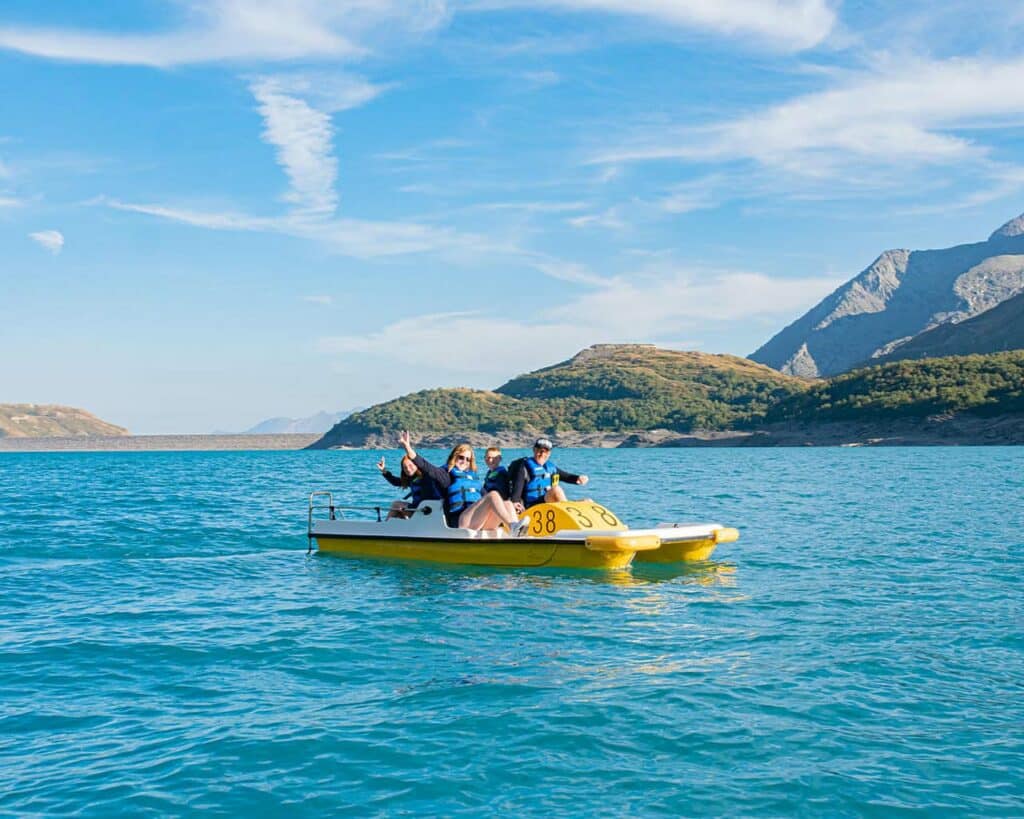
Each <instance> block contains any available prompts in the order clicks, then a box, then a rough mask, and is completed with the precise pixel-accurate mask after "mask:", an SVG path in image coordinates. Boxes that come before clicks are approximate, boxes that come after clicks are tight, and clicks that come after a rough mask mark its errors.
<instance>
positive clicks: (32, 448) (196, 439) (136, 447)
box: [0, 433, 323, 452]
mask: <svg viewBox="0 0 1024 819" xmlns="http://www.w3.org/2000/svg"><path fill="white" fill-rule="evenodd" d="M321 437H323V436H321V435H319V434H316V433H312V434H310V433H281V434H275V435H117V436H109V437H107V436H74V437H61V438H58V437H52V438H0V452H224V451H238V452H241V451H247V450H249V451H284V450H300V449H305V448H306V447H308V446H309V445H310V444H311V443H313V442H315V441H318V440H319V439H320V438H321Z"/></svg>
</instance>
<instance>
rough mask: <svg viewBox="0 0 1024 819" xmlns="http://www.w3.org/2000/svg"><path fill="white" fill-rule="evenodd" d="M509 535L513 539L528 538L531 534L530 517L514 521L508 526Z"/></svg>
mask: <svg viewBox="0 0 1024 819" xmlns="http://www.w3.org/2000/svg"><path fill="white" fill-rule="evenodd" d="M508 533H509V535H511V536H512V537H526V536H527V535H528V534H529V533H530V516H529V515H526V516H525V517H522V518H520V519H519V520H514V521H512V523H510V524H509V526H508Z"/></svg>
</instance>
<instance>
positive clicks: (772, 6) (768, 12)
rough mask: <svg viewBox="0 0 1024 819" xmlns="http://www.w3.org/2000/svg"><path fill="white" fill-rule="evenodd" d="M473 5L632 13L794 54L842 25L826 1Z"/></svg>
mask: <svg viewBox="0 0 1024 819" xmlns="http://www.w3.org/2000/svg"><path fill="white" fill-rule="evenodd" d="M468 5H469V7H470V8H477V9H484V8H501V7H515V6H520V7H521V6H532V7H540V8H550V9H563V10H566V11H576V12H604V13H609V14H618V15H628V16H634V17H642V18H647V19H649V20H653V21H654V22H656V23H658V24H660V25H664V26H670V27H672V28H680V29H696V30H699V31H710V32H714V33H716V34H722V35H726V36H733V37H755V38H758V39H762V40H766V41H769V42H771V43H773V44H776V45H778V46H780V47H783V48H788V49H793V50H799V49H804V48H811V47H812V46H815V45H817V44H818V43H820V42H822V41H823V40H824V39H825V38H826V37H828V35H829V33H830V32H831V31H832V28H833V26H834V25H835V22H836V14H835V12H834V11H833V10H832V8H831V5H830V4H829V3H828V2H825V0H477V1H476V2H470V3H469V4H468Z"/></svg>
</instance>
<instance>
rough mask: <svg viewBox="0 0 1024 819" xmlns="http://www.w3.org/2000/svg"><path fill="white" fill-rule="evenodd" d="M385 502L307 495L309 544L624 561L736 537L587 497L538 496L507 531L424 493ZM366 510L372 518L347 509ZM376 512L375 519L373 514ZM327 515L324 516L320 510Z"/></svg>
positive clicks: (459, 558)
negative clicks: (654, 521) (468, 522)
mask: <svg viewBox="0 0 1024 819" xmlns="http://www.w3.org/2000/svg"><path fill="white" fill-rule="evenodd" d="M387 511H388V510H387V507H379V506H371V507H351V506H337V505H335V503H334V499H333V497H332V495H331V493H329V492H314V493H312V494H311V495H310V498H309V525H308V532H307V534H308V538H309V548H310V550H312V548H313V541H314V540H315V541H316V544H317V549H318V551H320V552H324V553H327V554H339V555H346V556H348V557H361V558H372V559H388V560H416V561H427V562H433V563H453V564H462V565H470V566H504V567H517V566H518V567H550V568H571V569H624V568H626V567H628V566H629V565H630V564H631V563H632V562H633V560H634V559H635V560H636V561H637V562H644V563H676V562H680V561H694V560H707V559H708V558H709V557H710V556H711V553H712V552H714V550H715V547H716V546H718V544H719V543H730V542H732V541H734V540H736V539H737V538H738V537H739V532H737V531H736V530H735V529H732V528H729V527H725V526H722V525H721V524H718V523H662V524H659V525H658V526H656V527H654V528H651V529H630V528H629V527H628V526H627V525H626V524H624V523H623V522H622V521H621V520H619V518H618V517H617V516H616V515H615V514H614V513H613V512H611V511H610V510H609V509H606V508H605V507H603V506H601V505H600V504H597V503H593V502H591V501H579V502H576V501H569V502H563V503H542V504H538V505H537V506H533V507H531V508H530V510H529V511H528V513H527V514H528V515H529V523H528V525H527V524H524V525H523V527H522V529H521V530H520V532H519V534H518V536H516V537H513V536H512V535H511V534H509V533H508V532H506V531H505V529H503V528H502V529H498V530H483V531H479V532H478V531H474V530H472V529H456V528H451V527H449V526H448V525H447V524H446V523H445V520H444V514H443V509H442V506H441V502H440V501H424V502H423V503H421V504H420V505H419V507H417V508H416V510H415V511H414V512H413V514H412V515H411V517H409V518H390V519H387V518H386V515H387ZM346 512H348V513H349V514H352V515H362V516H365V515H366V513H367V512H369V513H371V519H370V520H366V519H365V517H364V519H358V518H356V517H351V518H349V517H345V513H346ZM374 513H375V516H376V519H372V515H373V514H374ZM322 515H326V517H322Z"/></svg>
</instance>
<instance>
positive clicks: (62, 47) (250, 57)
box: [0, 0, 445, 68]
mask: <svg viewBox="0 0 1024 819" xmlns="http://www.w3.org/2000/svg"><path fill="white" fill-rule="evenodd" d="M181 5H183V6H184V7H185V8H186V9H187V11H188V12H189V15H188V22H187V24H185V25H183V26H181V27H180V28H178V29H177V30H172V31H168V32H162V33H156V34H109V33H102V32H83V31H79V30H74V29H60V28H23V27H15V26H8V27H4V28H0V48H7V49H12V50H15V51H21V52H23V53H26V54H33V55H36V56H40V57H49V58H52V59H59V60H73V61H79V62H96V63H108V64H125V65H148V66H155V67H160V68H166V67H170V66H175V65H185V64H189V63H206V62H215V61H221V60H230V61H250V62H260V61H283V60H298V59H313V58H329V59H342V60H344V59H351V58H354V57H358V56H362V55H363V54H365V48H364V47H363V46H362V45H360V44H358V40H360V39H361V38H363V37H365V36H369V35H370V34H371V33H372V32H374V31H377V30H379V29H381V28H384V29H385V30H386V31H388V33H393V32H394V31H395V30H396V29H402V30H405V31H412V32H414V33H416V32H419V31H423V30H428V29H430V28H433V27H435V26H437V25H438V24H439V23H441V22H442V21H443V20H444V19H445V9H444V5H443V3H441V2H437V0H358V2H352V3H339V2H333V0H209V1H208V2H206V3H197V2H187V3H181Z"/></svg>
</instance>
